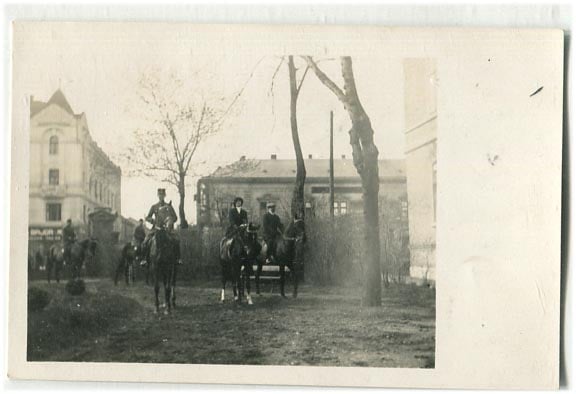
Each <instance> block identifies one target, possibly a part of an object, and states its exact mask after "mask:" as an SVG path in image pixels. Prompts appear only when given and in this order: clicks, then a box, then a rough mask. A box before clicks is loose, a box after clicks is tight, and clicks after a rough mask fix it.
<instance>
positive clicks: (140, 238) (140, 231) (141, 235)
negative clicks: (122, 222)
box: [134, 224, 146, 242]
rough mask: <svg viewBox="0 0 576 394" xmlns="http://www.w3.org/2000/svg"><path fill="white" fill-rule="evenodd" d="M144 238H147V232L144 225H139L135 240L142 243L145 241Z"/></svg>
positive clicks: (135, 232)
mask: <svg viewBox="0 0 576 394" xmlns="http://www.w3.org/2000/svg"><path fill="white" fill-rule="evenodd" d="M144 238H146V230H144V225H141V224H139V225H138V226H136V228H135V229H134V239H135V240H136V241H138V242H142V241H144Z"/></svg>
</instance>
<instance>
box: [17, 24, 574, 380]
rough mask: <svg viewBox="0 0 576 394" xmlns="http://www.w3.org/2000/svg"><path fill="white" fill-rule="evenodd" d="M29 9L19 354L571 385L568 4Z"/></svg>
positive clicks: (248, 375)
mask: <svg viewBox="0 0 576 394" xmlns="http://www.w3.org/2000/svg"><path fill="white" fill-rule="evenodd" d="M12 27H13V29H12V49H11V66H12V69H11V78H12V79H11V91H10V97H11V102H10V104H11V109H12V112H11V119H10V121H11V123H10V126H11V132H12V134H11V140H10V142H11V178H10V185H11V200H10V201H11V204H10V237H11V243H10V275H9V291H8V293H9V299H8V302H9V314H8V317H9V319H8V328H9V341H8V354H9V359H8V360H9V368H8V374H9V377H10V378H11V379H34V380H67V381H93V382H94V381H114V382H120V381H129V382H138V383H144V382H165V383H166V382H169V383H195V384H240V385H242V384H251V385H254V384H258V385H301V386H346V387H410V388H440V389H447V388H476V389H478V388H484V389H494V388H498V389H521V388H523V389H539V388H543V389H551V388H555V387H558V382H559V374H560V370H561V362H560V361H559V360H561V357H562V353H561V352H560V348H559V345H558V344H559V343H560V338H561V337H560V328H561V319H560V312H561V303H560V294H561V287H560V277H561V265H560V261H561V249H560V247H559V245H561V242H562V238H561V231H560V229H561V225H560V223H561V212H562V199H561V197H562V195H561V191H562V187H561V186H562V168H563V167H562V125H563V117H562V110H563V107H562V105H563V97H564V87H563V75H564V74H563V73H564V63H563V56H564V50H565V47H564V36H563V32H562V31H561V30H545V29H459V28H386V27H377V26H364V27H362V26H304V25H284V26H280V25H277V26H272V25H201V24H192V23H172V22H170V23H167V22H166V23H160V22H126V21H122V22H120V21H118V22H58V21H52V22H39V21H37V22H32V21H28V22H24V21H17V22H14V24H13V26H12Z"/></svg>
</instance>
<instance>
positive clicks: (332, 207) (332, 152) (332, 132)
mask: <svg viewBox="0 0 576 394" xmlns="http://www.w3.org/2000/svg"><path fill="white" fill-rule="evenodd" d="M330 220H331V221H332V222H334V111H330Z"/></svg>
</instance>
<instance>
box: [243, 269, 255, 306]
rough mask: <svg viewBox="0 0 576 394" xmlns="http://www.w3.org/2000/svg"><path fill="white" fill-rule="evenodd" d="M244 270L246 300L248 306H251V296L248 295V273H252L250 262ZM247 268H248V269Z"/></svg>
mask: <svg viewBox="0 0 576 394" xmlns="http://www.w3.org/2000/svg"><path fill="white" fill-rule="evenodd" d="M248 264H250V265H247V266H246V267H245V269H244V280H245V281H246V293H247V294H246V300H247V301H248V305H252V304H253V302H252V296H251V295H250V273H251V272H252V262H249V263H248ZM248 267H249V268H248Z"/></svg>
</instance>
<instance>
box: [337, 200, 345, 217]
mask: <svg viewBox="0 0 576 394" xmlns="http://www.w3.org/2000/svg"><path fill="white" fill-rule="evenodd" d="M347 213H348V202H346V201H334V215H335V216H339V215H346V214H347Z"/></svg>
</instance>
